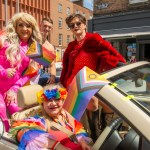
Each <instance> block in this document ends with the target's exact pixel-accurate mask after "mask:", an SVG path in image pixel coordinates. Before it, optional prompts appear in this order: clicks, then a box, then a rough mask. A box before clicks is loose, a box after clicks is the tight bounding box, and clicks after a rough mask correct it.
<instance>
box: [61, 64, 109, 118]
mask: <svg viewBox="0 0 150 150" xmlns="http://www.w3.org/2000/svg"><path fill="white" fill-rule="evenodd" d="M105 76H106V74H104V75H99V74H97V73H96V72H94V71H93V70H91V69H89V68H88V67H84V68H82V69H81V70H80V71H79V72H78V74H77V75H76V76H75V77H74V79H73V81H72V82H71V84H70V86H69V89H68V95H67V98H66V100H65V103H64V106H63V107H64V108H65V109H66V110H67V111H68V112H69V113H70V114H71V115H73V116H74V117H75V118H76V119H77V120H78V121H80V118H81V117H82V115H83V113H84V111H85V109H86V107H87V105H88V103H89V101H90V99H91V97H92V96H93V95H94V94H95V93H96V92H97V91H98V90H99V89H100V88H102V87H103V86H104V85H106V84H108V83H109V81H108V80H106V79H105Z"/></svg>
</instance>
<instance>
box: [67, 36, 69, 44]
mask: <svg viewBox="0 0 150 150" xmlns="http://www.w3.org/2000/svg"><path fill="white" fill-rule="evenodd" d="M68 43H70V35H67V44H68Z"/></svg>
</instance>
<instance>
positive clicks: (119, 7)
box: [93, 0, 150, 16]
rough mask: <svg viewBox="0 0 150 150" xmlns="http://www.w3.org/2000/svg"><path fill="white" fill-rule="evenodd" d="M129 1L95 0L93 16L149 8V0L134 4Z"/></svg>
mask: <svg viewBox="0 0 150 150" xmlns="http://www.w3.org/2000/svg"><path fill="white" fill-rule="evenodd" d="M129 1H131V0H111V1H110V0H101V1H99V0H95V1H94V12H93V14H94V16H99V15H112V14H113V13H120V12H129V11H136V10H143V9H144V10H146V9H150V0H147V1H146V2H139V3H134V4H130V3H129ZM134 1H135V0H134ZM137 1H138V0H137Z"/></svg>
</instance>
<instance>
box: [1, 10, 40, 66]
mask: <svg viewBox="0 0 150 150" xmlns="http://www.w3.org/2000/svg"><path fill="white" fill-rule="evenodd" d="M19 20H22V21H23V22H25V23H26V24H29V25H30V26H31V27H32V35H31V37H30V42H32V41H37V42H38V43H42V36H41V33H40V30H39V27H38V25H37V22H36V20H35V18H34V17H33V16H32V15H30V14H27V13H24V12H21V13H17V14H15V15H14V16H13V17H12V18H11V19H10V21H9V22H8V24H7V26H6V31H5V36H3V37H2V44H3V45H4V43H5V42H8V43H9V44H10V46H9V47H8V48H7V50H6V57H7V59H8V60H9V61H10V62H11V64H12V65H13V64H15V63H16V62H20V59H21V57H20V49H19V43H20V39H19V37H18V34H17V33H16V27H17V21H19ZM30 42H29V41H28V44H30Z"/></svg>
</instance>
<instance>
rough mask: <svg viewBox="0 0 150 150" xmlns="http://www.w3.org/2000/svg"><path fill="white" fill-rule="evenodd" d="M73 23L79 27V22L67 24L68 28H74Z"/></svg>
mask: <svg viewBox="0 0 150 150" xmlns="http://www.w3.org/2000/svg"><path fill="white" fill-rule="evenodd" d="M75 25H76V26H77V27H80V25H81V22H76V23H71V24H70V25H69V28H70V29H74V27H75Z"/></svg>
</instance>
